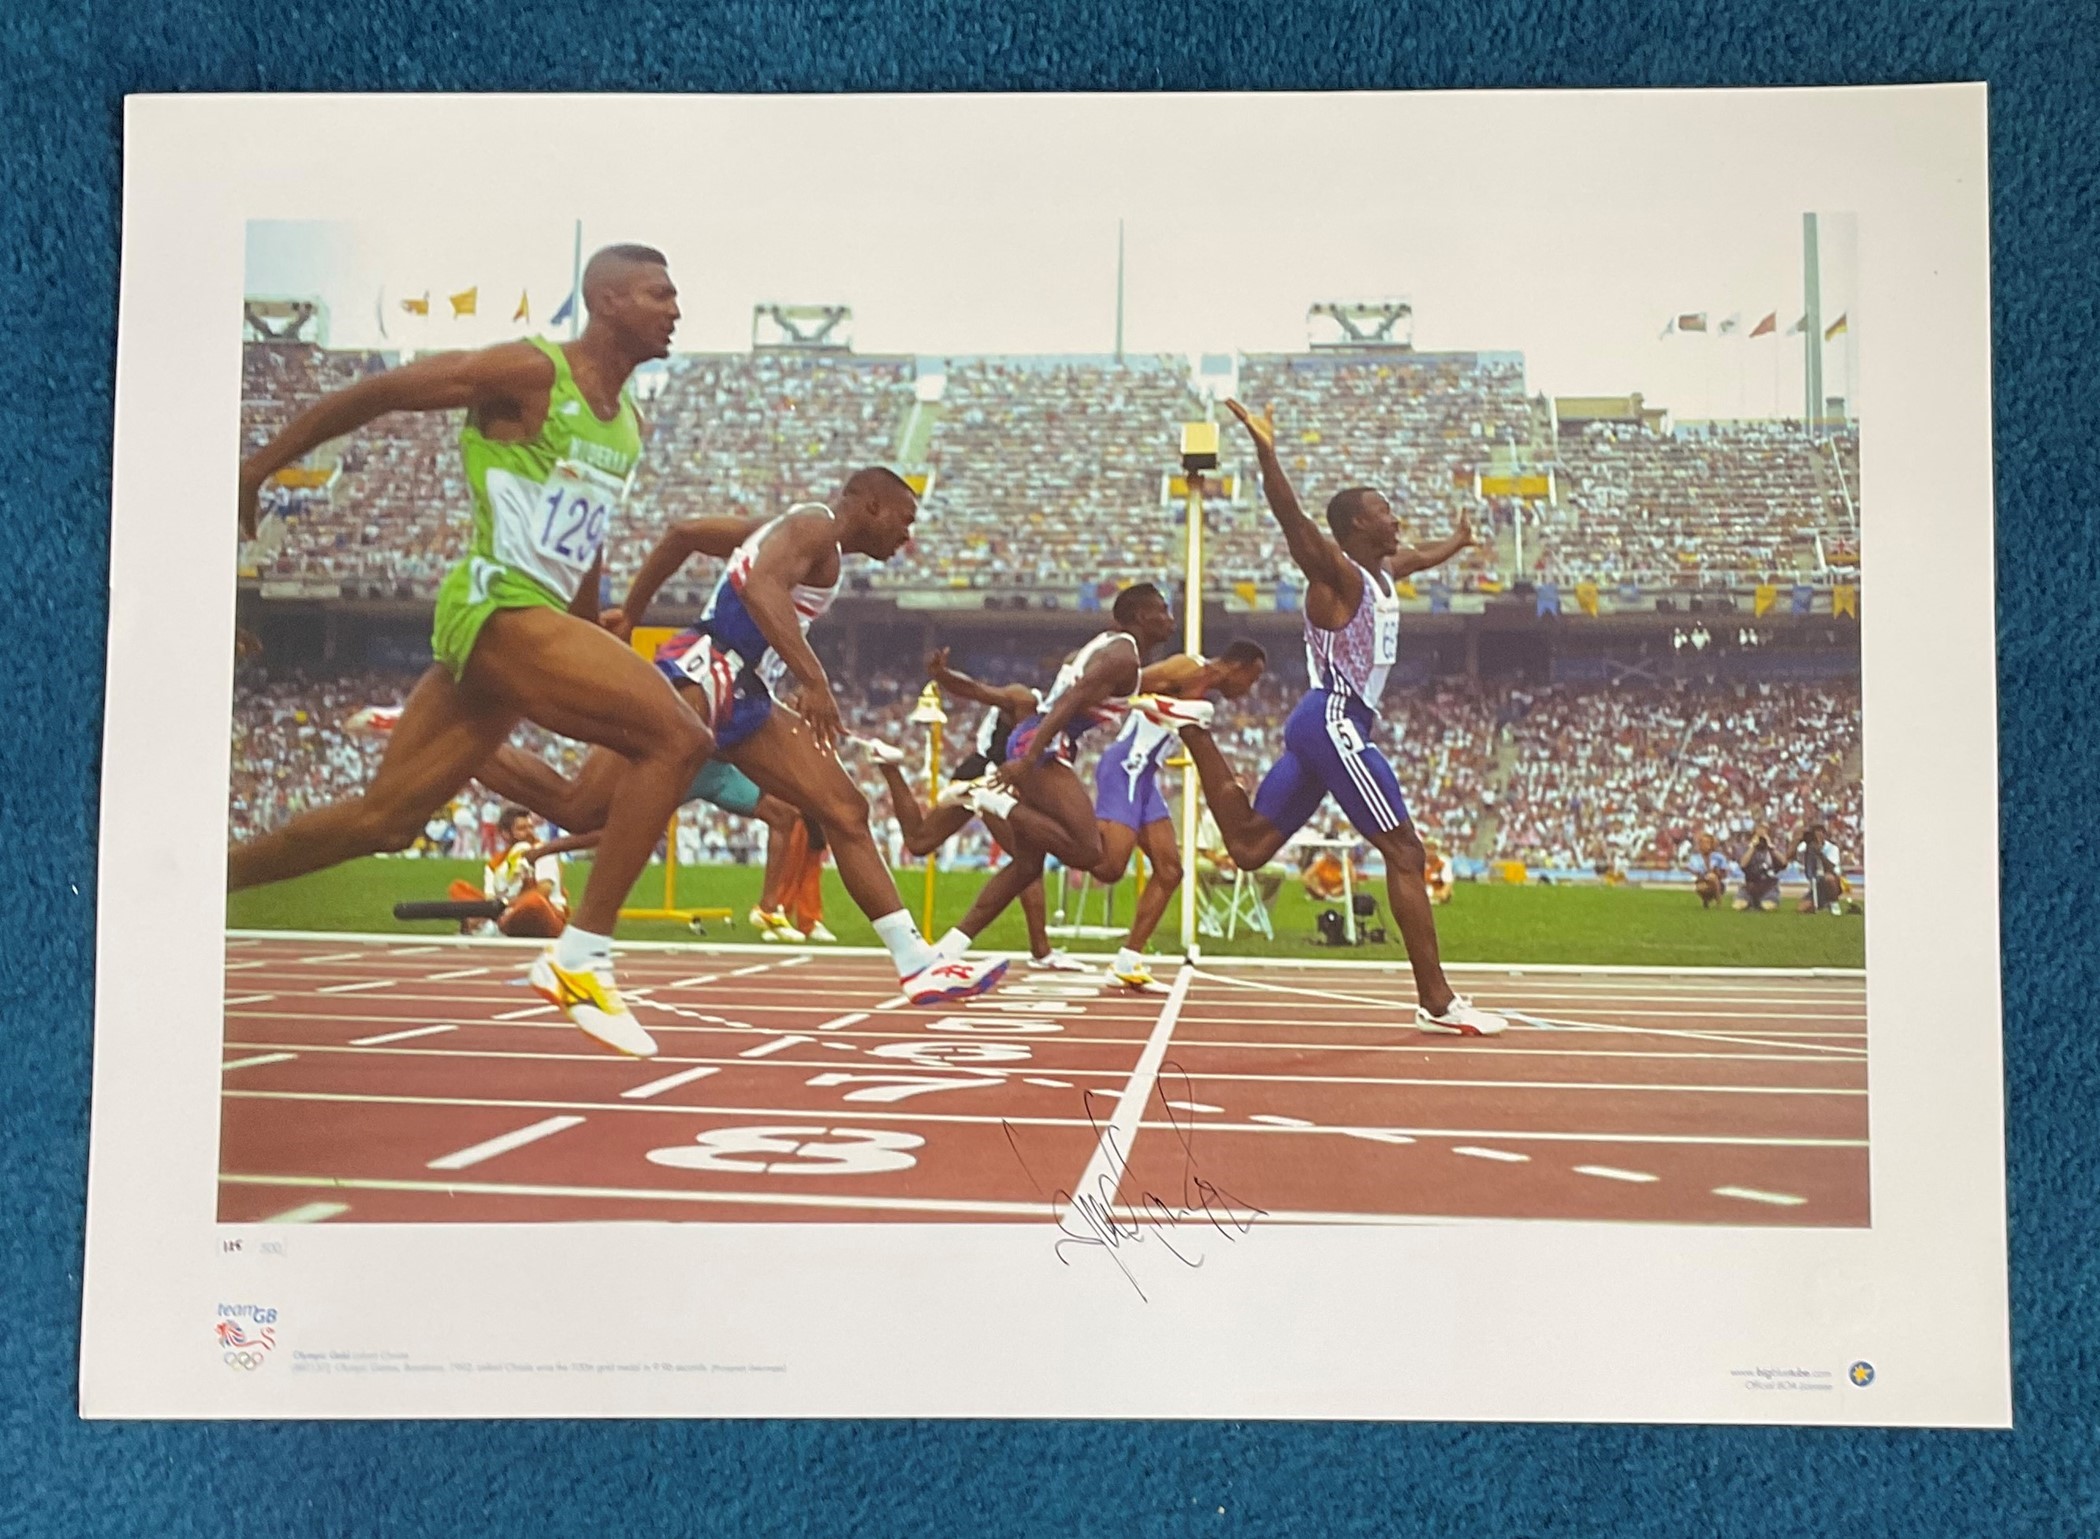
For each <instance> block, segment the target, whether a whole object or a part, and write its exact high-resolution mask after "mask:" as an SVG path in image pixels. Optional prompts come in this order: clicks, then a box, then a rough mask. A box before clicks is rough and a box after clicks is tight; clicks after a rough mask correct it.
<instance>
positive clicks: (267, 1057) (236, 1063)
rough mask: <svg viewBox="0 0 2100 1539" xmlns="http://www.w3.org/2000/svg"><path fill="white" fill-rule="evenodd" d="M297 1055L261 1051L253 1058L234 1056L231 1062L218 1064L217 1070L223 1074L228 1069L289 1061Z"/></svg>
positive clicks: (249, 1067) (248, 1067)
mask: <svg viewBox="0 0 2100 1539" xmlns="http://www.w3.org/2000/svg"><path fill="white" fill-rule="evenodd" d="M298 1056H299V1055H298V1054H297V1053H262V1054H260V1055H258V1056H256V1057H254V1058H236V1059H234V1060H233V1062H231V1063H222V1064H220V1065H219V1072H220V1073H222V1074H223V1073H224V1072H225V1071H226V1070H228V1069H252V1068H254V1067H255V1066H256V1065H257V1064H264V1063H290V1062H291V1061H292V1060H293V1059H294V1058H297V1057H298Z"/></svg>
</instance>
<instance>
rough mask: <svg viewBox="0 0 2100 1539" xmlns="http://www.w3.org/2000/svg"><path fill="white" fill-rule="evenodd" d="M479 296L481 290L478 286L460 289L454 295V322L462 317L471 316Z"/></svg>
mask: <svg viewBox="0 0 2100 1539" xmlns="http://www.w3.org/2000/svg"><path fill="white" fill-rule="evenodd" d="M480 294H481V290H480V288H479V287H478V286H477V287H475V288H471V289H462V290H461V291H460V292H459V293H457V294H454V295H453V296H452V318H453V319H454V320H455V321H456V320H458V319H459V318H460V317H461V316H462V315H472V314H473V313H474V306H475V303H476V301H477V299H478V298H479V296H480Z"/></svg>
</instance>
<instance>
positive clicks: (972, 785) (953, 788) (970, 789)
mask: <svg viewBox="0 0 2100 1539" xmlns="http://www.w3.org/2000/svg"><path fill="white" fill-rule="evenodd" d="M983 784H984V780H983V777H981V776H980V777H979V778H977V779H975V780H951V781H949V782H948V783H947V784H946V785H944V786H942V787H941V789H940V794H939V795H938V796H936V797H934V799H933V804H934V806H936V807H967V806H969V805H970V798H971V797H972V796H974V795H975V794H976V793H977V788H978V787H979V786H981V785H983Z"/></svg>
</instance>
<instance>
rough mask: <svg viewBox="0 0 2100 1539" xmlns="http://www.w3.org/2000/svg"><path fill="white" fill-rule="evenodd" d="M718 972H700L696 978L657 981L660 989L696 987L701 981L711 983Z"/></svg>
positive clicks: (719, 975) (718, 975) (717, 976)
mask: <svg viewBox="0 0 2100 1539" xmlns="http://www.w3.org/2000/svg"><path fill="white" fill-rule="evenodd" d="M721 976H722V975H721V974H720V973H702V974H700V976H699V977H697V978H673V979H672V980H671V981H670V982H669V983H659V984H658V985H657V987H658V988H660V989H697V988H698V987H700V985H701V984H703V983H713V982H714V981H715V979H717V978H719V977H721Z"/></svg>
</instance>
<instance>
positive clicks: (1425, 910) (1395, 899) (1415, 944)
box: [1365, 823, 1451, 1015]
mask: <svg viewBox="0 0 2100 1539" xmlns="http://www.w3.org/2000/svg"><path fill="white" fill-rule="evenodd" d="M1365 837H1366V838H1368V839H1369V840H1370V841H1371V843H1372V845H1373V846H1374V847H1375V848H1376V849H1377V851H1378V853H1379V854H1381V855H1383V856H1384V857H1385V895H1386V901H1387V902H1389V903H1391V904H1392V906H1393V922H1394V923H1395V924H1397V925H1398V926H1399V927H1400V939H1401V941H1402V943H1403V944H1404V945H1406V947H1407V965H1408V967H1409V968H1410V969H1412V970H1413V972H1414V975H1415V998H1416V999H1417V1000H1419V1001H1420V1002H1421V1003H1422V1004H1423V1005H1424V1006H1425V1007H1426V1008H1427V1009H1428V1011H1429V1013H1430V1014H1431V1015H1441V1014H1443V1012H1444V1010H1445V1007H1447V1006H1448V1005H1449V1004H1450V1003H1451V985H1450V984H1449V983H1447V982H1446V981H1445V980H1444V966H1443V962H1442V960H1441V959H1440V958H1439V957H1438V955H1437V943H1436V916H1435V914H1434V912H1433V911H1432V910H1431V909H1430V907H1429V887H1428V885H1427V884H1426V883H1425V882H1424V881H1423V879H1422V871H1423V868H1424V859H1423V854H1422V841H1421V838H1420V837H1419V836H1418V835H1417V834H1416V833H1415V826H1414V824H1412V823H1402V824H1401V825H1400V826H1399V827H1398V828H1396V829H1394V830H1392V832H1390V833H1384V834H1366V835H1365Z"/></svg>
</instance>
